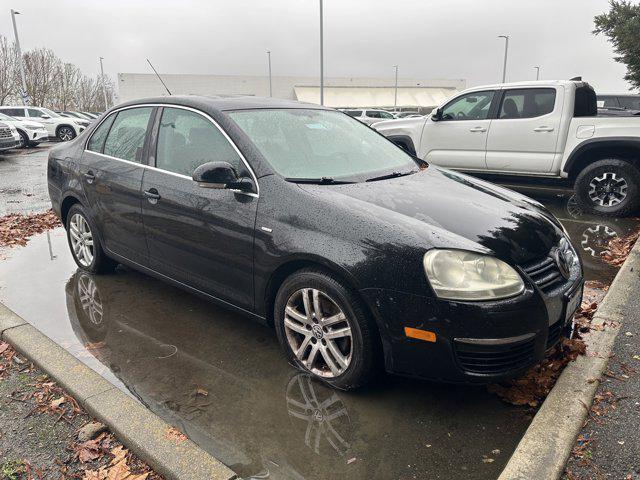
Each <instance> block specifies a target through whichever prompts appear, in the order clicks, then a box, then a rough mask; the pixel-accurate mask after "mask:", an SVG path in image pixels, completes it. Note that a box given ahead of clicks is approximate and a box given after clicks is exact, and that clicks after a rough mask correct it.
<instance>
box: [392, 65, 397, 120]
mask: <svg viewBox="0 0 640 480" xmlns="http://www.w3.org/2000/svg"><path fill="white" fill-rule="evenodd" d="M393 68H395V69H396V88H395V91H394V94H393V111H394V112H395V111H397V110H398V65H394V66H393Z"/></svg>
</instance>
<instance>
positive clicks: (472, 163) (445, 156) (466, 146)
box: [419, 91, 495, 170]
mask: <svg viewBox="0 0 640 480" xmlns="http://www.w3.org/2000/svg"><path fill="white" fill-rule="evenodd" d="M494 96H495V92H494V91H485V92H471V93H466V94H464V95H461V96H459V97H457V98H454V99H453V100H451V101H450V102H449V103H448V104H446V105H445V106H444V107H443V108H442V117H441V119H440V120H439V121H435V122H434V121H433V120H431V119H428V120H427V121H426V123H425V126H424V130H423V133H422V141H421V147H420V149H419V151H420V152H425V153H424V154H423V158H424V159H425V160H426V161H427V162H431V163H434V164H436V165H442V166H444V167H450V168H455V169H461V170H485V169H486V163H485V155H486V148H487V135H488V133H489V128H490V127H491V119H490V115H489V114H490V112H491V105H492V103H493V98H494Z"/></svg>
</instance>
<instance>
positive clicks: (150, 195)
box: [144, 188, 160, 203]
mask: <svg viewBox="0 0 640 480" xmlns="http://www.w3.org/2000/svg"><path fill="white" fill-rule="evenodd" d="M144 196H145V197H147V200H149V202H150V203H156V202H157V201H158V200H160V194H159V193H158V190H156V189H155V188H150V189H149V190H145V191H144Z"/></svg>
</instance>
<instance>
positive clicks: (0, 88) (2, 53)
mask: <svg viewBox="0 0 640 480" xmlns="http://www.w3.org/2000/svg"><path fill="white" fill-rule="evenodd" d="M16 58H17V57H16V50H15V48H14V46H13V44H12V43H9V41H8V40H7V37H5V36H3V35H0V105H4V104H5V102H7V101H8V100H10V99H11V98H12V97H13V95H15V93H16V88H15V87H16V86H15V83H14V78H15V70H16Z"/></svg>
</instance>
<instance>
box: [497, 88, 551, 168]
mask: <svg viewBox="0 0 640 480" xmlns="http://www.w3.org/2000/svg"><path fill="white" fill-rule="evenodd" d="M563 105H564V89H563V88H562V87H558V88H546V87H545V88H518V89H505V90H503V91H502V95H501V100H500V106H499V108H498V113H497V118H496V119H495V120H493V122H492V123H491V131H490V132H489V139H488V141H487V168H488V170H491V171H496V172H513V173H547V172H549V171H551V168H552V166H553V162H554V159H555V158H556V155H562V154H561V153H556V150H557V144H558V135H559V131H560V121H561V120H562V107H563Z"/></svg>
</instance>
